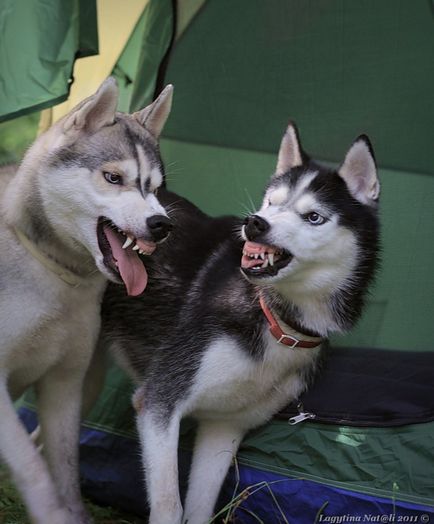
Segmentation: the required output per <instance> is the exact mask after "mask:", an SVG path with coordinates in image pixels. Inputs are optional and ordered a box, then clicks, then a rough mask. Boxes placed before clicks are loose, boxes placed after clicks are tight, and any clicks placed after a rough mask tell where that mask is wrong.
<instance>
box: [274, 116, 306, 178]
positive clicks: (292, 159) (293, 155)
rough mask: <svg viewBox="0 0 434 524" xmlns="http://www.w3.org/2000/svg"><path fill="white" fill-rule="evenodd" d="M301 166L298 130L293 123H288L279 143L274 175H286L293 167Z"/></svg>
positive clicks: (301, 156) (301, 153) (301, 158)
mask: <svg viewBox="0 0 434 524" xmlns="http://www.w3.org/2000/svg"><path fill="white" fill-rule="evenodd" d="M301 165H303V152H302V149H301V147H300V140H299V138H298V130H297V127H296V126H295V124H294V123H293V122H289V124H288V127H287V128H286V131H285V134H284V135H283V138H282V142H281V143H280V149H279V156H278V157H277V166H276V175H277V176H280V175H283V174H284V173H287V172H288V171H289V170H290V169H292V168H293V167H297V166H301Z"/></svg>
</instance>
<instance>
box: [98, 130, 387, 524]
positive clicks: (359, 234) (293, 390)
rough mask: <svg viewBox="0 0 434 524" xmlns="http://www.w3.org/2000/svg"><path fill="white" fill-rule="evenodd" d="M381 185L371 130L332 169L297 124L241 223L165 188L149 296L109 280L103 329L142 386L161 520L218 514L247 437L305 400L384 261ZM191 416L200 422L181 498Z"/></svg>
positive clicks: (155, 520) (147, 457) (146, 447)
mask: <svg viewBox="0 0 434 524" xmlns="http://www.w3.org/2000/svg"><path fill="white" fill-rule="evenodd" d="M378 196H379V182H378V178H377V173H376V165H375V160H374V156H373V152H372V148H371V145H370V143H369V140H368V138H367V137H366V136H360V137H359V138H358V139H357V140H356V141H355V142H354V143H353V145H352V146H351V148H350V149H349V151H348V153H347V155H346V157H345V159H344V162H343V163H342V165H341V167H340V168H339V169H338V170H337V171H335V170H332V169H328V168H324V167H321V166H319V165H318V164H316V163H314V162H312V161H311V160H310V159H309V158H308V157H307V156H306V155H305V153H304V152H303V151H302V149H301V147H300V144H299V140H298V134H297V131H296V128H295V127H294V126H293V125H290V126H289V127H288V129H287V131H286V133H285V135H284V137H283V140H282V143H281V147H280V151H279V156H278V162H277V169H276V173H275V174H274V176H273V177H272V178H271V181H270V182H269V184H268V187H267V188H266V191H265V196H264V200H263V203H262V207H261V208H260V209H259V211H258V212H257V213H256V214H254V215H251V216H249V217H248V218H247V219H246V220H245V221H244V222H242V221H241V220H238V219H235V218H230V217H225V218H217V219H215V218H210V217H208V216H206V215H205V214H203V213H202V212H201V211H199V210H198V209H197V208H195V207H194V206H193V205H192V204H190V203H188V202H186V201H185V200H183V199H181V198H180V197H177V196H176V195H173V194H170V193H165V194H160V201H161V202H162V203H163V205H165V206H171V207H172V208H173V211H172V219H173V221H174V222H175V224H176V226H175V231H174V232H173V233H172V236H171V238H169V240H168V241H167V242H166V243H165V245H164V246H162V248H161V249H160V250H159V251H158V253H156V255H155V256H154V257H151V259H152V260H151V261H150V265H149V264H148V266H149V274H150V277H149V286H148V289H147V292H146V293H145V294H144V295H143V296H142V297H140V298H139V299H137V300H136V299H134V300H132V299H127V298H124V293H123V292H122V290H121V289H119V288H118V287H115V286H111V288H110V289H109V291H108V293H107V294H106V299H105V303H104V306H103V340H102V343H103V344H104V345H105V346H110V347H111V348H112V349H113V350H114V351H115V353H116V354H117V355H118V356H119V360H120V362H121V363H122V364H123V365H124V367H125V368H126V369H127V370H128V371H129V372H130V374H131V375H132V376H133V378H134V379H135V380H136V381H137V383H138V385H139V387H138V389H137V391H136V393H135V396H134V405H135V408H136V410H137V426H138V431H139V434H140V438H141V444H142V448H143V464H144V468H145V472H146V482H147V489H148V495H149V501H150V508H151V515H150V522H151V523H152V524H178V523H180V522H184V523H185V522H188V523H189V524H203V523H205V522H207V521H208V519H209V518H210V517H211V515H212V512H213V508H214V505H215V502H216V499H217V496H218V493H219V490H220V487H221V485H222V482H223V480H224V477H225V475H226V473H227V470H228V468H229V465H230V463H231V460H232V458H233V456H234V454H235V453H236V451H237V448H238V446H239V444H240V441H241V439H242V438H243V435H244V434H245V433H246V432H247V431H248V430H249V429H251V428H253V427H255V426H258V425H260V424H263V423H264V422H266V421H267V420H268V419H269V418H270V417H272V416H273V414H275V413H276V412H277V411H278V410H280V409H281V408H282V407H284V405H285V404H287V403H288V402H289V401H291V400H293V399H295V398H297V397H298V396H299V395H300V393H301V392H302V391H303V390H304V389H305V388H306V386H307V384H308V382H309V379H310V377H311V376H312V374H313V373H314V372H315V368H316V365H317V361H318V357H319V354H320V351H321V344H322V341H323V340H324V339H325V338H326V337H327V336H328V335H329V334H330V333H333V332H343V331H346V330H348V329H349V328H351V326H353V324H354V323H355V322H356V320H357V319H358V317H359V315H360V313H361V310H362V306H363V299H364V296H365V294H366V291H367V287H368V284H369V283H370V282H371V280H372V278H373V275H374V272H375V268H376V265H377V258H378V257H377V253H378V219H377V201H378ZM236 230H238V234H236V233H235V231H236ZM186 415H189V416H192V417H194V418H196V419H197V420H198V423H199V426H198V433H197V437H196V444H195V448H194V456H193V462H192V467H191V473H190V480H189V487H188V493H187V496H186V500H185V504H184V510H183V508H182V505H181V500H180V496H179V490H178V469H177V444H178V433H179V424H180V420H181V419H182V417H184V416H186Z"/></svg>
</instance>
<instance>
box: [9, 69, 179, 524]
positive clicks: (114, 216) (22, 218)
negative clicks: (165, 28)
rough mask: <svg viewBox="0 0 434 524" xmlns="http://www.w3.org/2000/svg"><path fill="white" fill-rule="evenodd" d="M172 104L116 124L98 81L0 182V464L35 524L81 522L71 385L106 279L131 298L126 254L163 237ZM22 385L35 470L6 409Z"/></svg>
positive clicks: (111, 93)
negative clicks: (35, 426)
mask: <svg viewBox="0 0 434 524" xmlns="http://www.w3.org/2000/svg"><path fill="white" fill-rule="evenodd" d="M171 98H172V87H171V86H168V87H167V88H166V89H165V90H164V91H163V92H162V93H161V95H160V97H159V98H158V99H157V100H156V101H155V102H154V103H153V104H151V105H150V106H148V107H147V108H145V109H143V110H142V111H139V112H137V113H135V114H133V115H127V114H121V113H117V112H116V105H117V101H118V91H117V87H116V83H115V81H114V80H113V79H108V80H106V81H105V82H104V83H103V84H102V86H101V87H100V88H99V90H98V91H97V92H96V93H95V94H94V95H93V96H91V97H90V98H87V99H86V100H84V101H83V102H82V103H81V104H79V105H78V106H77V107H76V108H75V109H73V110H72V112H70V113H69V114H68V115H67V116H65V117H64V118H63V119H62V120H60V121H59V122H58V123H56V124H55V125H54V126H52V127H51V128H50V129H49V130H48V131H47V132H46V133H44V134H43V135H41V136H40V137H39V138H38V139H37V140H36V142H35V143H34V144H33V145H32V147H31V148H30V149H29V151H28V152H27V154H26V155H25V158H24V160H23V162H22V164H21V166H20V167H19V169H18V172H17V173H16V175H15V176H14V177H13V178H12V179H11V180H10V179H9V177H7V176H6V175H4V174H2V179H1V181H0V182H1V184H2V198H1V214H0V219H1V220H0V420H1V423H0V456H1V459H2V460H3V461H4V462H5V463H6V464H7V465H8V467H9V469H10V471H11V473H12V476H13V478H14V480H15V482H16V485H17V487H18V488H19V491H20V492H21V495H22V497H23V499H24V501H25V503H26V505H27V509H28V513H29V516H30V518H31V520H32V521H33V522H35V523H38V524H47V523H48V524H82V523H85V522H89V518H88V517H87V515H86V511H85V510H84V507H83V504H82V502H81V498H80V491H79V482H78V467H77V462H78V457H77V455H78V429H79V418H80V404H81V390H82V381H83V378H84V375H85V373H86V369H87V367H88V364H89V362H90V360H91V357H92V352H93V349H94V345H95V342H96V340H97V337H98V332H99V325H100V314H99V310H100V302H101V299H102V295H103V292H104V289H105V284H106V279H109V280H111V281H113V282H117V283H121V282H123V283H124V284H125V287H126V289H127V292H128V293H129V294H130V295H137V294H138V293H141V292H142V291H143V289H144V288H145V286H146V283H147V273H146V270H145V267H144V265H143V258H142V259H140V257H139V255H138V254H137V251H138V252H139V253H143V254H150V253H151V252H152V251H153V250H154V249H155V247H156V243H157V242H159V241H161V240H163V239H164V238H165V237H166V235H167V234H168V231H169V229H170V223H169V220H168V218H167V215H166V212H165V210H164V208H163V207H162V206H161V205H160V203H159V202H158V200H157V198H156V196H155V192H156V190H157V189H158V187H159V186H160V185H161V183H162V180H163V169H162V163H161V160H160V156H159V152H158V151H159V150H158V144H157V140H158V136H159V134H160V132H161V129H162V127H163V125H164V122H165V120H166V118H167V116H168V114H169V111H170V105H171ZM6 186H7V187H6ZM31 385H33V386H34V388H35V392H36V397H37V407H38V415H39V422H40V426H41V436H42V442H43V449H44V455H45V459H46V461H44V460H43V458H42V457H41V455H40V453H39V452H38V451H37V449H36V447H35V445H34V444H33V443H32V441H31V439H30V438H29V437H28V435H27V433H26V431H25V430H24V428H23V427H22V425H21V424H20V422H19V420H18V418H17V415H16V413H15V410H14V406H13V403H12V401H13V399H14V398H17V397H19V396H20V395H21V394H22V393H23V392H24V390H25V389H26V388H27V387H29V386H31Z"/></svg>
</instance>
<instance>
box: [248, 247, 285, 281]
mask: <svg viewBox="0 0 434 524" xmlns="http://www.w3.org/2000/svg"><path fill="white" fill-rule="evenodd" d="M293 258H294V257H293V255H292V254H291V253H290V252H289V251H287V250H286V249H282V248H280V247H277V246H269V245H267V244H257V243H256V242H250V241H247V242H246V243H245V244H244V248H243V257H242V258H241V270H242V271H243V272H244V273H245V274H246V275H247V276H255V277H270V276H275V275H277V273H278V272H279V271H280V270H281V269H282V268H284V267H286V266H287V265H288V264H289V263H290V262H291V260H292V259H293Z"/></svg>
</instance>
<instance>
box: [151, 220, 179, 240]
mask: <svg viewBox="0 0 434 524" xmlns="http://www.w3.org/2000/svg"><path fill="white" fill-rule="evenodd" d="M146 224H147V225H148V228H149V231H150V232H151V235H152V239H153V240H154V242H159V241H160V240H163V239H165V238H166V237H167V235H168V234H169V233H170V231H171V230H172V229H173V225H172V222H171V221H170V220H169V219H168V218H167V217H166V216H164V215H152V216H151V217H149V218H148V219H147V220H146Z"/></svg>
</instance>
